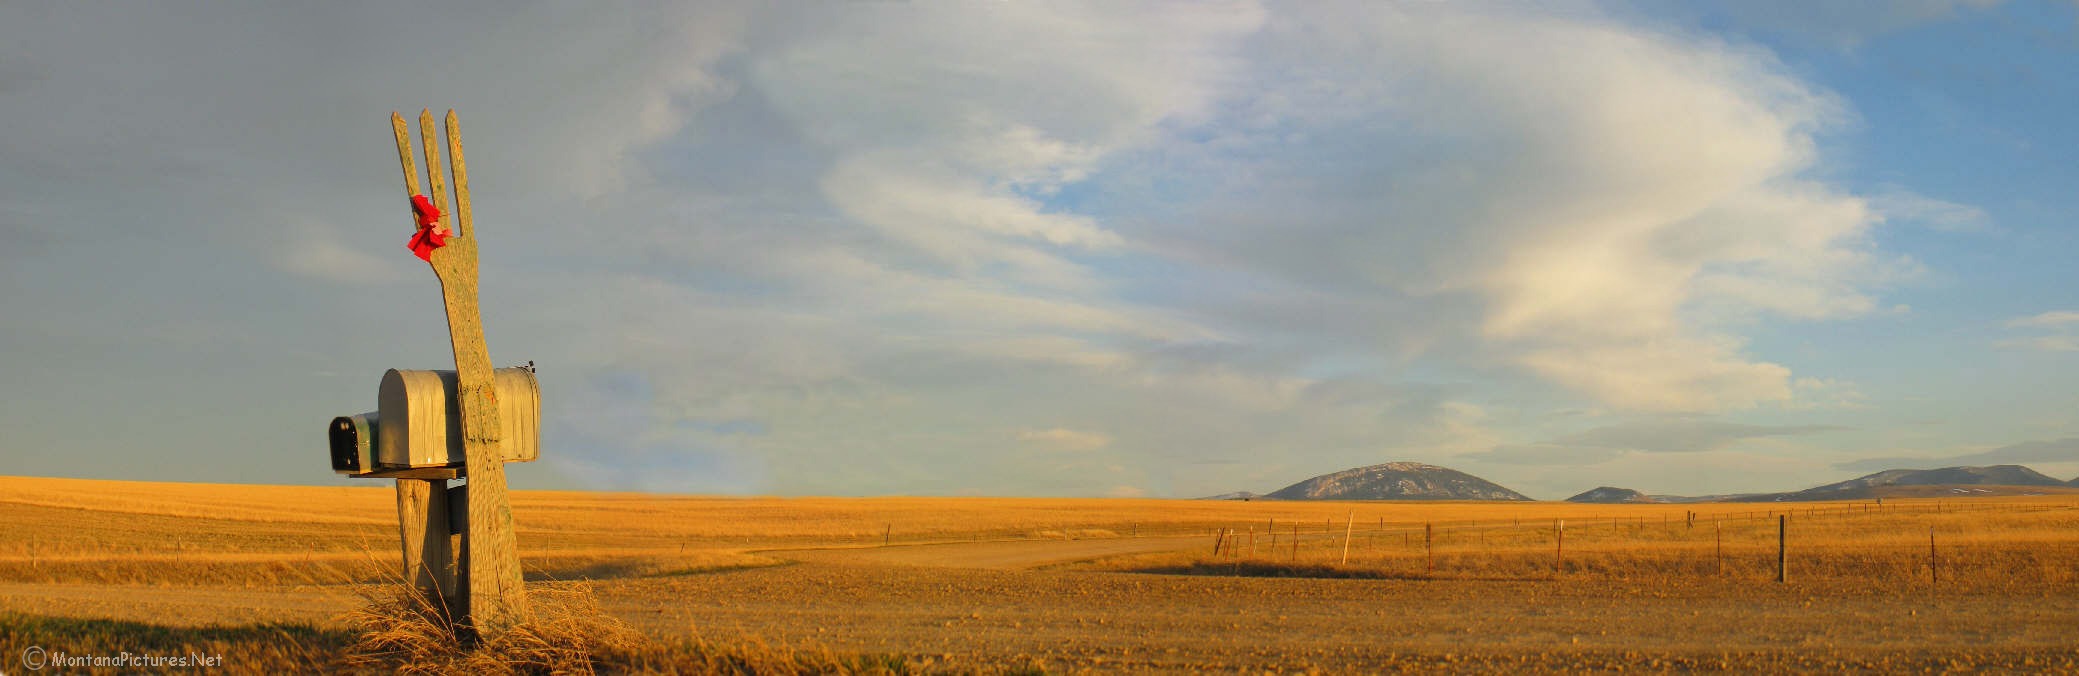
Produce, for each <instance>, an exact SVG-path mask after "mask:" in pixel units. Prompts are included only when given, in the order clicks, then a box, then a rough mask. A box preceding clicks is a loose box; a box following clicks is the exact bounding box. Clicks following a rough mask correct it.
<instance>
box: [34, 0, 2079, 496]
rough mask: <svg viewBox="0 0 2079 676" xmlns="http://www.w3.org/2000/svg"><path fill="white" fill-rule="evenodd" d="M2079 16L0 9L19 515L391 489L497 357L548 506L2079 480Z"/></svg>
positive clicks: (1750, 11)
mask: <svg viewBox="0 0 2079 676" xmlns="http://www.w3.org/2000/svg"><path fill="white" fill-rule="evenodd" d="M2075 27H2079V5H2075V4H2073V3H2069V2H1945V1H1942V0H1917V1H1912V2H1899V3H1894V4H1884V3H1867V2H1817V3H1814V2H1782V3H1775V2H1728V3H1658V2H1643V3H1544V4H1537V5H1532V4H1529V3H1491V4H1474V3H1407V4H1394V3H1355V4H1330V3H1295V4H1281V3H1272V4H1257V3H1231V4H1229V3H1190V4H1180V5H1169V4H1152V3H1146V4H1142V3H1093V4H1087V5H1084V4H1069V3H1048V4H1036V3H918V4H894V3H887V4H882V3H849V4H799V5H781V6H778V7H765V8H755V7H751V6H748V5H743V4H712V5H694V4H682V5H674V6H668V7H655V6H642V7H638V6H625V7H618V8H616V10H615V11H597V10H590V11H587V10H581V9H578V8H573V7H566V6H559V5H553V4H549V5H530V4H511V3H508V4H498V5H486V6H484V7H471V6H468V5H466V4H453V5H446V6H443V7H440V8H436V9H430V10H429V9H423V8H412V7H409V6H405V5H396V6H387V7H386V6H379V5H355V6H321V7H299V8H290V7H282V6H277V5H272V4H264V3H256V4H251V5H245V6H239V5H228V4H216V5H199V4H196V5H186V6H183V5H181V4H177V3H157V4H152V5H132V6H116V5H57V6H43V5H10V6H7V7H5V8H0V119H5V120H7V125H6V126H5V127H4V129H0V374H5V377H0V473H5V474H27V475H50V476H82V477H102V478H120V479H154V480H179V481H232V482H254V483H311V484H327V483H343V482H346V481H348V480H344V479H336V478H333V477H332V476H331V475H330V473H329V472H328V471H327V469H326V467H325V465H324V464H323V459H322V450H323V449H322V447H321V445H322V443H323V437H322V435H321V434H319V433H318V428H319V426H320V425H323V424H324V423H325V421H326V420H329V419H330V417H331V416H334V415H340V414H347V413H355V412H360V411H364V410H368V409H370V408H373V404H374V394H375V392H374V390H375V385H376V382H377V379H378V378H379V376H380V375H381V373H382V371H383V369H386V368H391V367H400V368H445V367H447V366H448V365H449V363H450V361H449V360H450V356H449V354H448V353H447V342H446V338H445V326H444V323H443V318H442V315H441V312H440V305H439V300H438V299H439V295H438V288H437V285H436V284H435V282H434V280H433V278H432V275H431V273H430V271H428V270H427V269H426V268H425V266H424V265H423V264H422V263H420V262H419V261H418V260H417V259H414V258H412V257H411V255H410V253H409V252H408V251H406V250H405V248H404V241H405V239H406V237H407V235H408V234H409V217H408V212H407V210H406V205H405V204H404V202H403V200H401V199H400V198H399V196H398V195H399V193H398V188H397V186H396V183H397V181H398V177H397V176H396V171H397V170H396V168H395V167H396V160H395V158H394V153H393V150H394V148H393V146H392V145H391V143H390V139H389V134H388V131H387V120H386V118H387V116H388V114H389V112H390V111H392V110H401V111H407V112H410V111H416V110H418V109H420V108H422V107H430V108H434V109H436V110H439V109H444V108H450V107H452V108H455V109H456V110H457V111H458V113H459V114H460V115H461V118H462V120H463V123H464V128H465V130H466V131H467V141H468V147H469V155H470V160H471V162H470V168H471V178H472V185H473V188H474V196H475V202H476V221H477V223H478V228H479V234H480V243H481V246H482V248H483V257H484V272H483V283H484V298H483V300H484V320H485V323H486V325H487V327H488V330H489V339H490V341H489V342H490V347H491V352H492V355H493V358H494V361H497V362H499V363H501V364H510V363H519V362H522V361H526V360H533V361H535V362H537V363H538V364H539V365H540V367H541V376H540V378H541V381H542V384H543V388H544V403H543V413H544V429H543V437H544V448H543V453H542V456H543V459H542V460H541V461H540V462H537V463H534V464H532V465H526V466H518V467H515V468H514V469H513V472H512V475H511V476H512V481H513V482H514V484H515V485H517V486H520V487H523V488H585V489H603V490H649V491H684V492H702V493H771V494H787V495H799V494H834V495H875V494H948V495H957V494H1001V495H1076V496H1083V495H1116V496H1151V497H1192V496H1198V495H1209V494H1214V493H1222V492H1227V491H1232V490H1256V491H1268V490H1272V489H1276V488H1278V487H1281V486H1283V485H1285V484H1288V483H1291V482H1293V481H1297V480H1299V479H1304V478H1306V477H1309V476H1312V475H1315V474H1319V473H1323V472H1329V471H1334V470H1338V469H1343V468H1347V467H1352V466H1358V465H1365V464H1373V463H1378V462H1386V461H1393V460H1415V461H1423V462H1431V463H1436V464H1442V465H1448V466H1452V467H1455V468H1459V469H1463V470H1466V471H1469V472H1473V473H1475V474H1478V475H1481V476H1484V477H1487V478H1489V479H1492V480H1495V481H1497V482H1499V483H1502V484H1504V485H1508V486H1511V487H1513V488H1516V489H1518V490H1522V491H1524V492H1526V493H1529V494H1531V495H1533V496H1536V497H1541V498H1560V497H1565V496H1567V495H1571V494H1572V493H1575V492H1579V491H1581V490H1586V489H1588V488H1592V487H1595V486H1597V485H1605V484H1608V485H1619V486H1626V487H1632V488H1638V489H1641V490H1645V491H1648V492H1654V493H1692V494H1701V493H1722V492H1739V491H1760V490H1780V489H1791V488H1799V487H1804V486H1809V485H1816V484H1819V483H1824V482H1829V481H1834V480H1838V479H1841V478H1845V477H1848V476H1854V475H1857V474H1861V473H1866V472H1868V471H1874V470H1875V469H1883V468H1886V467H1893V466H1921V467H1935V466H1942V465H1944V464H1956V463H1964V462H1968V463H1974V464H1989V463H1997V462H2020V463H2025V464H2029V465H2031V466H2033V467H2036V468H2037V469H2040V470H2044V471H2046V472H2048V473H2051V474H2052V475H2054V476H2058V477H2060V478H2069V477H2071V476H2073V475H2075V474H2079V418H2075V415H2074V413H2073V412H2074V411H2079V395H2075V388H2073V387H2072V386H2071V384H2070V383H2072V382H2074V380H2075V376H2079V300H2075V299H2073V298H2071V297H2070V292H2069V290H2070V289H2072V288H2075V285H2074V281H2075V280H2074V279H2073V277H2074V276H2075V275H2079V271H2075V268H2074V266H2072V265H2070V263H2069V260H2070V254H2071V252H2073V251H2075V250H2079V236H2075V234H2074V228H2073V227H2071V226H2072V218H2071V216H2070V214H2073V213H2079V197H2075V194H2079V193H2075V191H2074V190H2072V186H2074V185H2079V168H2075V166H2079V163H2074V162H2073V161H2071V159H2070V149H2071V148H2074V147H2079V128H2075V125H2073V124H2072V123H2071V120H2072V119H2074V116H2073V113H2074V111H2075V109H2079V84H2075V82H2079V81H2075V79H2074V78H2072V77H2071V74H2072V73H2075V72H2079V34H2075Z"/></svg>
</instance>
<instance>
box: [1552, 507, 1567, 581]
mask: <svg viewBox="0 0 2079 676" xmlns="http://www.w3.org/2000/svg"><path fill="white" fill-rule="evenodd" d="M1552 535H1553V536H1554V542H1553V544H1552V574H1553V575H1558V574H1559V573H1560V571H1563V570H1565V569H1566V519H1559V520H1557V521H1555V522H1553V524H1552Z"/></svg>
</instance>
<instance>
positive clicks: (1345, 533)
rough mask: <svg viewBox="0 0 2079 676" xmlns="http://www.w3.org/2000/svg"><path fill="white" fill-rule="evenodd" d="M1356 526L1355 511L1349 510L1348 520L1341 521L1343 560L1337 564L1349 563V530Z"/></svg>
mask: <svg viewBox="0 0 2079 676" xmlns="http://www.w3.org/2000/svg"><path fill="white" fill-rule="evenodd" d="M1356 526H1357V511H1356V510H1351V511H1350V517H1349V520H1348V521H1344V522H1343V561H1342V563H1340V564H1337V565H1349V563H1350V532H1351V529H1352V528H1355V527H1356Z"/></svg>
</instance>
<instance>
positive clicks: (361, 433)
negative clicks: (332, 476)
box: [325, 411, 378, 474]
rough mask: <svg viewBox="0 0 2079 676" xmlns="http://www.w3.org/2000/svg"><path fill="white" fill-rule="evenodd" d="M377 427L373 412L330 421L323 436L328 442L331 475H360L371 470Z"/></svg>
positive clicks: (372, 468) (373, 460)
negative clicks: (329, 443) (330, 454)
mask: <svg viewBox="0 0 2079 676" xmlns="http://www.w3.org/2000/svg"><path fill="white" fill-rule="evenodd" d="M377 425H378V423H377V422H376V414H375V412H374V411H369V412H367V413H363V414H360V415H343V416H339V417H337V418H333V419H332V426H331V427H330V428H328V429H327V431H326V433H325V436H326V438H328V439H329V440H331V442H332V471H334V472H338V473H340V474H360V473H363V472H371V471H374V470H375V452H374V451H375V435H376V427H377Z"/></svg>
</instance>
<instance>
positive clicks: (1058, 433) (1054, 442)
mask: <svg viewBox="0 0 2079 676" xmlns="http://www.w3.org/2000/svg"><path fill="white" fill-rule="evenodd" d="M1018 440H1019V441H1024V442H1030V443H1033V444H1037V445H1040V446H1043V447H1047V448H1053V449H1058V450H1063V451H1094V450H1097V449H1100V448H1104V447H1106V446H1110V445H1112V437H1111V436H1109V435H1106V434H1102V433H1099V432H1082V431H1077V430H1072V429H1068V428H1065V427H1054V428H1049V429H1043V430H1022V431H1020V432H1018Z"/></svg>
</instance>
